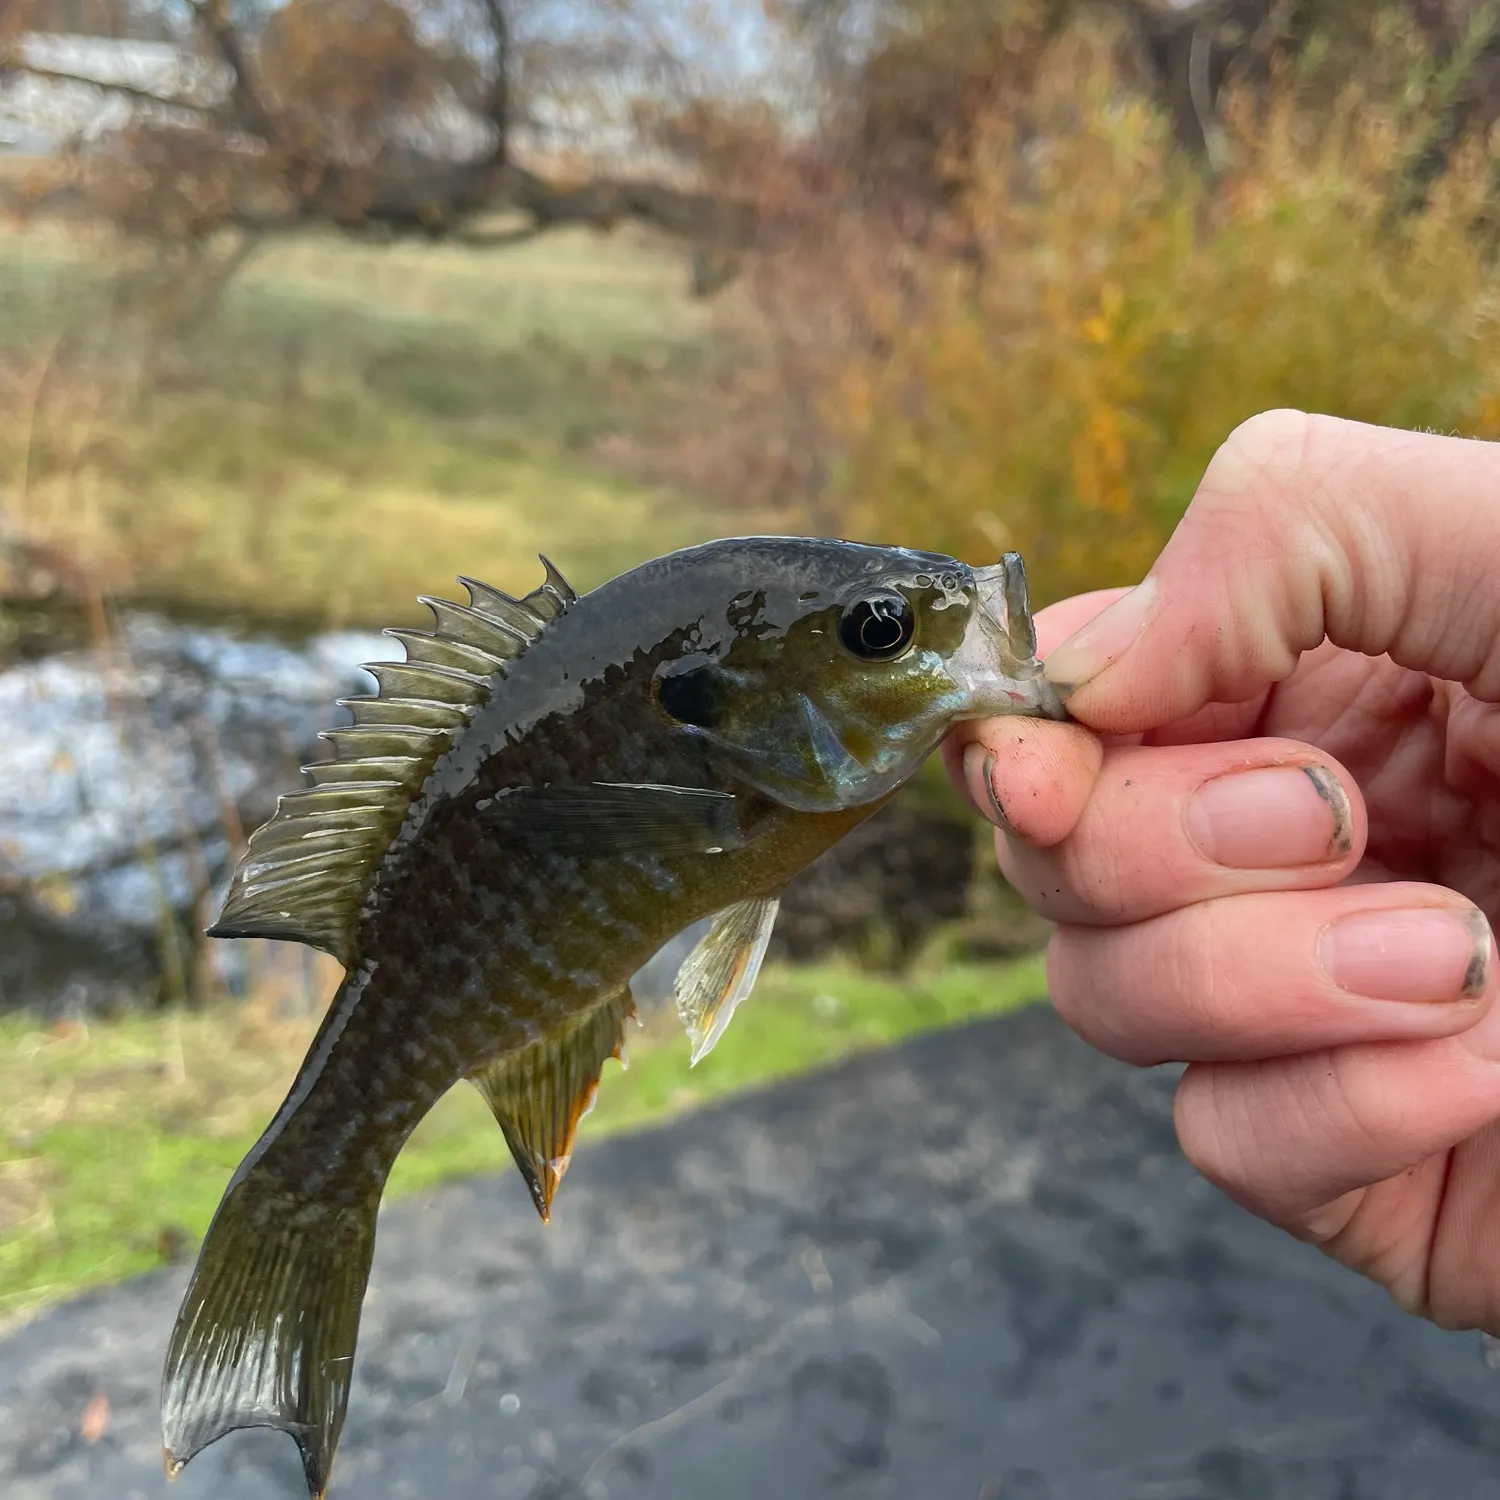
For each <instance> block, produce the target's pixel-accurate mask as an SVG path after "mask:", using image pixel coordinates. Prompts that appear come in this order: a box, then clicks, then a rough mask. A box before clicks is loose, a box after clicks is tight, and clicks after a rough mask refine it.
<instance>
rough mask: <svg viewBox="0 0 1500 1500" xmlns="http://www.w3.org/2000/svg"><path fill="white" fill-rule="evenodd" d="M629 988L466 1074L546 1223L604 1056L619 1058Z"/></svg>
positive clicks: (631, 1011)
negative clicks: (484, 1066) (530, 1041)
mask: <svg viewBox="0 0 1500 1500" xmlns="http://www.w3.org/2000/svg"><path fill="white" fill-rule="evenodd" d="M634 1015H635V1002H634V1001H633V1000H632V999H631V998H630V991H629V990H628V989H624V990H620V991H618V992H616V993H615V994H613V995H610V996H607V997H606V998H605V999H604V1000H603V1001H601V1002H599V1003H598V1004H596V1005H595V1006H593V1007H592V1008H591V1009H588V1010H585V1011H583V1012H581V1013H580V1014H578V1015H575V1016H573V1017H572V1018H570V1020H569V1021H568V1022H567V1023H566V1024H565V1026H564V1027H562V1028H560V1029H559V1030H556V1031H554V1032H552V1033H550V1034H549V1035H547V1036H544V1037H542V1038H540V1039H539V1040H538V1041H535V1042H533V1043H531V1044H530V1045H529V1046H527V1047H523V1048H521V1049H520V1050H519V1051H516V1052H512V1053H510V1054H509V1055H507V1056H505V1057H502V1058H501V1059H500V1060H499V1061H498V1062H494V1063H491V1064H490V1065H489V1066H488V1067H486V1068H481V1069H480V1070H479V1071H478V1072H476V1073H472V1074H470V1075H469V1081H470V1082H471V1083H472V1084H473V1085H474V1086H475V1087H476V1088H477V1089H478V1090H479V1092H480V1093H481V1094H483V1095H484V1097H485V1101H486V1103H488V1105H489V1107H490V1109H491V1110H492V1111H493V1112H494V1116H495V1119H496V1121H497V1122H498V1123H499V1125H500V1129H501V1131H502V1132H504V1135H505V1142H506V1144H507V1145H508V1146H509V1147H510V1152H511V1155H512V1156H514V1157H515V1159H516V1165H517V1166H518V1167H519V1168H520V1169H521V1175H522V1176H523V1177H524V1178H525V1179H526V1186H527V1187H528V1188H529V1189H530V1190H531V1199H532V1202H533V1203H535V1204H536V1210H537V1212H538V1213H539V1214H540V1215H541V1216H542V1221H543V1223H545V1222H546V1221H547V1220H548V1219H549V1218H550V1216H551V1213H552V1199H553V1197H554V1196H555V1195H556V1193H557V1186H558V1184H559V1183H560V1182H561V1181H562V1178H563V1173H564V1172H566V1171H567V1170H568V1161H569V1159H570V1158H571V1157H572V1154H573V1139H574V1137H575V1136H576V1135H577V1133H578V1124H579V1121H581V1120H582V1119H583V1117H584V1116H585V1115H586V1114H587V1113H588V1112H589V1110H590V1109H592V1108H593V1104H594V1095H595V1094H596V1093H597V1092H598V1090H599V1074H600V1073H601V1072H602V1070H603V1068H604V1059H605V1058H606V1057H616V1058H623V1055H624V1050H625V1023H626V1021H628V1020H629V1019H630V1018H631V1017H632V1016H634Z"/></svg>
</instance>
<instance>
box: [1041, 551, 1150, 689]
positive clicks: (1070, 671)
mask: <svg viewBox="0 0 1500 1500" xmlns="http://www.w3.org/2000/svg"><path fill="white" fill-rule="evenodd" d="M1155 603H1156V580H1155V579H1154V578H1151V577H1149V576H1148V577H1147V578H1146V579H1144V580H1143V581H1142V582H1141V583H1138V584H1137V585H1136V586H1135V587H1134V588H1133V589H1131V591H1130V592H1129V593H1128V594H1126V595H1124V597H1123V598H1120V599H1116V600H1115V602H1114V603H1113V604H1111V605H1110V607H1109V608H1108V609H1106V610H1104V611H1103V613H1101V614H1097V615H1095V616H1094V618H1093V619H1092V620H1090V621H1089V622H1088V624H1087V625H1085V626H1084V627H1083V628H1082V629H1081V630H1075V631H1074V632H1073V634H1072V635H1070V636H1069V637H1068V638H1067V640H1065V641H1064V642H1063V643H1062V645H1060V646H1059V647H1058V648H1057V649H1056V650H1055V651H1054V652H1052V654H1051V655H1050V656H1048V658H1047V660H1046V661H1045V662H1044V663H1043V664H1042V665H1043V667H1044V668H1045V670H1046V674H1047V680H1048V681H1049V682H1050V683H1052V684H1053V685H1054V686H1055V687H1056V688H1057V690H1058V691H1059V692H1060V693H1062V694H1063V695H1064V696H1067V695H1068V694H1071V693H1075V692H1077V690H1078V689H1079V688H1081V687H1082V686H1083V685H1084V683H1086V682H1088V681H1089V680H1090V679H1091V678H1094V677H1097V676H1098V675H1099V674H1100V673H1101V672H1102V671H1103V670H1104V669H1105V668H1106V667H1108V666H1112V665H1113V664H1114V663H1115V662H1117V661H1118V660H1119V659H1120V657H1122V656H1123V655H1124V654H1125V652H1126V651H1128V650H1129V649H1130V647H1131V646H1133V645H1134V644H1135V642H1136V639H1137V637H1138V636H1139V635H1140V633H1141V631H1143V630H1144V629H1145V628H1146V621H1147V619H1148V618H1149V616H1150V614H1151V607H1152V605H1154V604H1155Z"/></svg>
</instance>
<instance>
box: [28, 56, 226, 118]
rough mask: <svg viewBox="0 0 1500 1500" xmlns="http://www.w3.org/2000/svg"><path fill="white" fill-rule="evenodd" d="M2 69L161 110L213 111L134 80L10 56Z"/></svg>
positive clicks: (202, 113) (206, 114)
mask: <svg viewBox="0 0 1500 1500" xmlns="http://www.w3.org/2000/svg"><path fill="white" fill-rule="evenodd" d="M5 70H6V71H7V72H10V73H19V74H22V75H24V76H25V77H28V78H45V79H47V80H49V81H50V82H52V83H78V84H83V85H85V86H86V87H88V88H91V89H103V90H104V91H105V92H106V93H109V94H118V95H119V96H120V97H121V98H124V99H130V100H133V101H134V102H135V103H137V104H150V105H156V106H159V107H160V108H163V109H180V110H186V111H188V112H189V113H191V114H195V115H199V116H202V117H203V118H205V119H206V118H210V117H211V116H212V114H213V111H212V110H211V109H209V108H207V107H206V106H205V105H202V104H196V103H194V102H193V100H191V99H188V98H185V97H183V96H181V95H177V96H173V95H168V94H158V93H156V92H155V91H154V90H153V89H145V88H141V87H139V86H138V85H136V84H133V83H114V82H111V81H109V80H106V79H103V78H90V77H89V76H88V75H87V74H85V73H70V72H68V70H67V69H65V68H47V67H42V66H40V65H38V64H34V63H29V62H26V61H24V60H19V61H18V60H16V59H14V58H12V59H10V60H9V61H7V62H6V64H5Z"/></svg>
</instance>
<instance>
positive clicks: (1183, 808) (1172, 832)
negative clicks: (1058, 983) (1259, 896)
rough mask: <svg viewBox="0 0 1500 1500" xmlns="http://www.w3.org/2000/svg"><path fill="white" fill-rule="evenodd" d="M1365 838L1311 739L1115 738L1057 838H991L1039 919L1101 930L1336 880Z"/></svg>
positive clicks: (1333, 768)
mask: <svg viewBox="0 0 1500 1500" xmlns="http://www.w3.org/2000/svg"><path fill="white" fill-rule="evenodd" d="M997 776H998V777H1000V778H1003V776H1004V767H1003V762H1002V763H1001V765H1000V769H999V770H998V772H997ZM976 800H977V799H976ZM998 800H999V802H1000V804H1001V805H1002V806H1003V805H1004V803H1005V792H1004V788H1003V787H1002V788H1001V789H1000V795H999V799H998ZM982 805H983V803H981V806H982ZM1366 832H1367V825H1366V817H1365V809H1364V803H1363V799H1362V798H1361V797H1360V794H1359V789H1358V787H1357V786H1356V785H1355V783H1354V780H1353V778H1352V777H1351V776H1350V775H1349V773H1348V772H1347V771H1345V770H1344V768H1343V767H1342V766H1340V765H1339V764H1338V762H1337V761H1334V760H1332V759H1331V758H1330V757H1328V756H1325V755H1322V754H1321V753H1320V752H1319V751H1317V750H1316V749H1314V748H1313V747H1312V746H1310V745H1304V744H1301V743H1299V742H1297V741H1295V740H1272V739H1256V740H1243V741H1238V742H1230V743H1219V744H1207V745H1167V746H1141V745H1121V746H1115V747H1112V748H1110V749H1108V750H1107V751H1106V752H1105V756H1104V764H1103V766H1102V768H1101V770H1100V772H1099V775H1098V778H1097V779H1096V781H1095V783H1094V786H1093V789H1092V792H1091V793H1090V796H1089V800H1088V802H1087V804H1086V806H1085V807H1084V810H1083V813H1082V815H1081V816H1080V817H1079V819H1078V821H1077V823H1076V825H1075V826H1074V828H1073V831H1072V832H1071V833H1070V834H1069V835H1068V836H1067V837H1066V838H1065V839H1063V840H1062V841H1061V842H1060V843H1057V844H1055V845H1053V846H1052V847H1050V848H1047V849H1039V848H1036V847H1034V846H1032V845H1030V844H1027V843H1024V842H1023V841H1021V840H1020V839H1018V838H1015V837H1012V836H1007V835H1005V834H1001V835H1000V836H999V838H998V839H997V852H998V855H999V859H1000V866H1001V869H1002V870H1003V871H1004V873H1005V877H1006V879H1007V880H1008V881H1009V882H1010V883H1011V885H1013V886H1014V887H1015V889H1016V890H1017V891H1018V892H1019V893H1020V894H1021V895H1022V896H1023V897H1024V898H1025V900H1026V901H1027V903H1028V904H1029V905H1031V906H1033V907H1034V908H1035V909H1036V910H1038V911H1040V912H1041V913H1042V914H1043V915H1045V916H1047V917H1050V918H1051V919H1052V920H1053V921H1057V922H1068V923H1074V924H1083V925H1090V926H1113V925H1117V924H1120V923H1125V922H1139V921H1142V920H1144V919H1146V918H1148V917H1154V916H1159V915H1161V914H1162V913H1163V912H1167V911H1171V910H1174V909H1175V908H1177V907H1180V906H1186V905H1189V904H1191V903H1193V902H1197V901H1208V900H1212V899H1214V898H1216V897H1219V896H1232V895H1238V894H1241V893H1244V892H1248V891H1284V890H1307V889H1314V888H1317V887H1319V886H1326V885H1334V884H1337V883H1338V882H1339V881H1341V880H1343V879H1344V878H1345V877H1346V876H1347V875H1349V874H1350V873H1351V872H1352V871H1353V870H1354V869H1355V867H1356V866H1357V865H1358V863H1359V861H1360V858H1361V856H1362V855H1363V853H1364V848H1365V836H1366Z"/></svg>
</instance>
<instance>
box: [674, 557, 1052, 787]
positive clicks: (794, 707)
mask: <svg viewBox="0 0 1500 1500" xmlns="http://www.w3.org/2000/svg"><path fill="white" fill-rule="evenodd" d="M764 540H765V541H766V542H769V541H770V540H771V539H764ZM775 540H776V541H777V542H778V543H779V549H770V548H762V549H761V550H758V551H756V550H751V551H749V552H747V554H746V555H745V556H744V557H743V559H741V562H742V564H743V566H742V568H741V570H740V571H739V572H738V573H737V575H736V581H737V582H740V583H741V584H742V586H741V587H739V588H738V589H736V590H735V592H734V593H733V594H732V596H731V597H730V598H729V599H728V601H727V604H726V605H723V606H721V612H720V613H717V614H715V612H714V611H712V610H709V611H707V612H706V613H705V629H704V632H703V636H702V641H701V644H702V645H703V647H704V649H701V650H695V651H690V652H687V653H685V654H684V655H683V656H682V657H681V658H680V659H678V660H675V661H669V662H667V663H664V665H663V667H662V668H661V670H660V671H659V673H658V676H657V682H656V692H657V701H658V703H659V705H660V707H661V708H662V710H663V712H664V713H665V714H666V715H667V716H668V718H669V719H671V720H673V721H674V722H675V723H676V724H677V726H678V727H679V728H680V729H681V730H682V732H685V733H691V734H696V735H698V736H700V737H701V738H702V740H703V742H704V744H705V747H706V748H707V750H708V751H709V753H710V755H711V756H712V757H713V758H715V759H716V760H717V761H718V763H719V765H720V766H721V767H722V769H723V771H724V773H725V775H726V776H727V777H728V778H730V779H736V778H738V779H740V780H748V781H749V782H750V783H751V784H752V785H753V786H755V787H756V788H757V789H758V790H759V791H761V792H762V793H763V794H764V795H766V796H769V797H771V798H772V799H773V800H775V801H777V802H780V803H782V804H783V805H786V806H789V807H793V808H796V809H799V810H802V811H808V812H829V811H835V810H841V809H846V808H852V807H857V806H861V805H864V804H867V803H870V802H874V801H878V800H879V799H881V798H883V797H885V796H888V795H889V794H890V793H891V792H893V791H894V790H895V789H896V788H897V787H898V786H900V785H901V783H902V782H904V781H905V780H907V779H908V778H909V777H910V776H911V775H913V774H914V773H915V772H916V770H917V769H918V767H919V766H920V765H921V764H922V762H923V761H924V760H925V759H926V757H927V756H928V755H929V754H930V753H931V752H932V751H933V749H935V748H936V746H937V744H938V742H939V741H940V740H941V739H942V737H943V735H944V734H945V733H946V732H947V731H948V730H949V729H950V728H952V726H953V725H954V724H956V723H958V722H959V721H961V720H964V719H974V718H983V717H989V716H992V715H996V714H1027V715H1031V716H1034V717H1037V716H1040V717H1049V718H1063V717H1066V714H1065V711H1064V710H1063V708H1062V706H1061V704H1060V703H1059V702H1058V700H1057V698H1056V695H1055V694H1054V692H1053V690H1052V689H1051V687H1050V685H1049V684H1048V683H1047V681H1046V679H1045V677H1044V676H1043V675H1042V669H1041V664H1040V662H1039V661H1038V660H1037V658H1036V639H1035V634H1034V631H1033V629H1032V621H1031V611H1030V607H1029V605H1028V602H1027V597H1026V576H1025V571H1024V569H1023V567H1022V565H1021V559H1020V557H1019V556H1018V555H1017V554H1015V553H1011V554H1008V555H1007V556H1006V557H1005V558H1004V559H1002V560H1001V561H1000V562H999V563H997V564H995V565H994V566H993V567H985V568H977V569H976V568H971V567H969V566H968V565H967V564H965V563H962V562H959V561H958V560H957V559H955V558H952V557H948V556H945V555H943V554H940V553H929V552H915V551H911V550H908V549H906V548H898V547H871V546H864V545H859V544H855V543H851V542H842V541H820V540H815V539H811V538H779V539H775ZM762 571H763V574H764V576H763V577H757V576H756V574H757V573H758V572H762Z"/></svg>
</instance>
